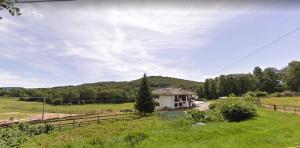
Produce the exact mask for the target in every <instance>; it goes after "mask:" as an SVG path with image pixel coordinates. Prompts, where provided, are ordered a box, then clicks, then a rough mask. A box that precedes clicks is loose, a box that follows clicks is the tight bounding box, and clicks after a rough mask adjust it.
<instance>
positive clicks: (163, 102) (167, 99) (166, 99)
mask: <svg viewBox="0 0 300 148" xmlns="http://www.w3.org/2000/svg"><path fill="white" fill-rule="evenodd" d="M157 101H158V103H159V108H160V109H162V108H164V107H168V108H174V99H173V96H159V99H158V100H157Z"/></svg>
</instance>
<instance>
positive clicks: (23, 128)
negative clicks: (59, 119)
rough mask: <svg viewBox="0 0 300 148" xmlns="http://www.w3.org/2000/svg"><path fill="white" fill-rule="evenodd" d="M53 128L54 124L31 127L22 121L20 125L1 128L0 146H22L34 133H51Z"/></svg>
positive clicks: (3, 147)
mask: <svg viewBox="0 0 300 148" xmlns="http://www.w3.org/2000/svg"><path fill="white" fill-rule="evenodd" d="M52 130H53V126H52V125H46V126H38V127H29V125H28V124H26V123H20V124H19V125H18V126H13V127H8V128H4V129H1V128H0V148H6V147H7V148H8V147H20V145H21V144H22V143H23V142H25V141H27V140H28V139H29V138H30V137H32V136H34V135H40V134H43V133H49V132H50V131H52Z"/></svg>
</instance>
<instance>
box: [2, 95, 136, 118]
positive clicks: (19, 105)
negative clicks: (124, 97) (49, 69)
mask: <svg viewBox="0 0 300 148" xmlns="http://www.w3.org/2000/svg"><path fill="white" fill-rule="evenodd" d="M124 108H126V109H128V108H130V109H131V108H133V103H122V104H86V105H56V106H54V105H49V104H46V105H45V112H46V113H63V114H84V113H91V112H99V111H101V110H106V109H111V110H112V111H119V110H120V109H124ZM41 113H42V103H41V102H25V101H19V100H18V99H16V98H0V120H3V119H9V118H11V117H14V118H18V117H20V118H27V117H29V116H35V115H38V114H41Z"/></svg>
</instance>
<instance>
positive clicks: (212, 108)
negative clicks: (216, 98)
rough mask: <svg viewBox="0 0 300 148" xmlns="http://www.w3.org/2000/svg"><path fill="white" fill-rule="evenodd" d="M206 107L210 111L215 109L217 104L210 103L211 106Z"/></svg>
mask: <svg viewBox="0 0 300 148" xmlns="http://www.w3.org/2000/svg"><path fill="white" fill-rule="evenodd" d="M208 107H209V109H210V110H214V109H216V108H217V103H211V104H209V105H208Z"/></svg>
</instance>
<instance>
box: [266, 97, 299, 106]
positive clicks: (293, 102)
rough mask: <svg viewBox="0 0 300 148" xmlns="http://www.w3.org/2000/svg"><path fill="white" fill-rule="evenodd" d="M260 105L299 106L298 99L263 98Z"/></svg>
mask: <svg viewBox="0 0 300 148" xmlns="http://www.w3.org/2000/svg"><path fill="white" fill-rule="evenodd" d="M262 103H266V104H278V105H292V106H300V97H275V98H264V99H262Z"/></svg>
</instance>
